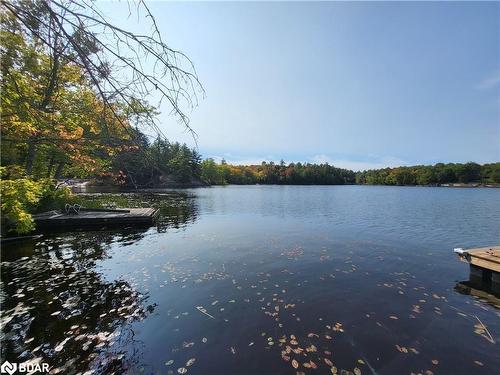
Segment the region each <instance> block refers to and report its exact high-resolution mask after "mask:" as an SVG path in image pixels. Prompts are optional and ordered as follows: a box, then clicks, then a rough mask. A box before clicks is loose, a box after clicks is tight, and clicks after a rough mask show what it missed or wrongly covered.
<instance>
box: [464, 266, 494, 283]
mask: <svg viewBox="0 0 500 375" xmlns="http://www.w3.org/2000/svg"><path fill="white" fill-rule="evenodd" d="M469 280H470V281H471V282H472V283H474V284H476V285H482V284H485V283H486V284H489V283H490V282H491V271H490V270H487V269H485V268H482V267H478V266H475V265H473V264H470V276H469Z"/></svg>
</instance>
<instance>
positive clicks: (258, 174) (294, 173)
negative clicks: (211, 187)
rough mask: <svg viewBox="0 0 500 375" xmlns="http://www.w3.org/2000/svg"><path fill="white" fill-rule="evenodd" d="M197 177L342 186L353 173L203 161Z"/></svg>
mask: <svg viewBox="0 0 500 375" xmlns="http://www.w3.org/2000/svg"><path fill="white" fill-rule="evenodd" d="M201 176H202V179H203V180H204V181H206V182H207V183H209V184H215V185H223V184H226V183H228V184H237V185H246V184H277V185H343V184H353V183H354V182H355V174H354V172H353V171H349V170H346V169H341V168H336V167H333V166H331V165H329V164H309V163H307V164H302V163H296V164H295V163H290V164H288V165H287V164H285V162H284V161H282V162H281V163H280V164H275V163H274V162H270V163H266V162H263V163H262V164H261V165H238V166H234V165H229V164H227V163H226V162H225V161H224V160H223V161H222V162H221V164H216V163H215V162H214V161H213V160H212V159H207V160H205V161H204V162H203V163H202V164H201Z"/></svg>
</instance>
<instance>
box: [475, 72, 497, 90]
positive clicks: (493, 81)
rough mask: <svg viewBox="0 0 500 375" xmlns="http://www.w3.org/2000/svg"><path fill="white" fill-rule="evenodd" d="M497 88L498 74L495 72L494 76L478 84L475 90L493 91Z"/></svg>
mask: <svg viewBox="0 0 500 375" xmlns="http://www.w3.org/2000/svg"><path fill="white" fill-rule="evenodd" d="M497 86H500V72H497V73H496V74H493V75H491V76H489V77H487V78H485V79H483V80H482V81H481V82H479V84H478V85H477V88H478V89H480V90H488V89H493V88H495V87H497Z"/></svg>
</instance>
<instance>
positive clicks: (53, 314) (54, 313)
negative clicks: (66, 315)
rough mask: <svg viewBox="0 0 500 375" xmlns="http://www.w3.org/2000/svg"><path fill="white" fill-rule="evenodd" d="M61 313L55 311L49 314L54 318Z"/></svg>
mask: <svg viewBox="0 0 500 375" xmlns="http://www.w3.org/2000/svg"><path fill="white" fill-rule="evenodd" d="M60 313H61V312H60V311H56V312H53V313H52V314H50V315H51V316H56V315H59V314H60Z"/></svg>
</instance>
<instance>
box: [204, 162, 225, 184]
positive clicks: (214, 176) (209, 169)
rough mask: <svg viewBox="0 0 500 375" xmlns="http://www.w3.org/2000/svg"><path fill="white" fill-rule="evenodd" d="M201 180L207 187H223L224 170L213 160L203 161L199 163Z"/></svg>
mask: <svg viewBox="0 0 500 375" xmlns="http://www.w3.org/2000/svg"><path fill="white" fill-rule="evenodd" d="M201 180H202V181H204V182H205V183H207V184H209V185H224V184H226V179H225V177H224V168H222V166H219V165H217V163H216V162H215V161H214V159H205V160H203V161H202V162H201Z"/></svg>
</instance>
